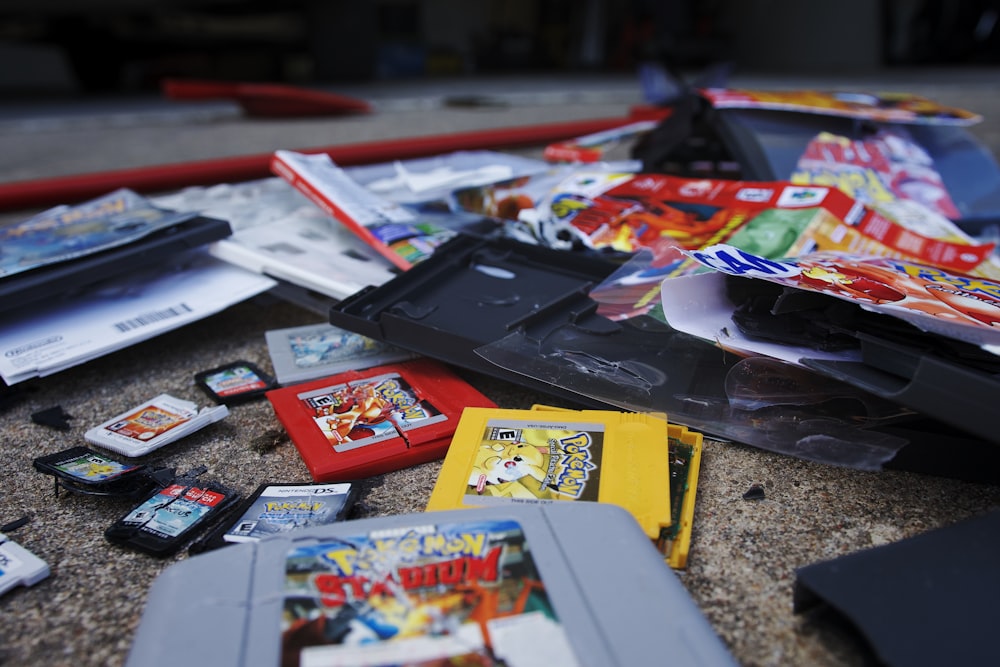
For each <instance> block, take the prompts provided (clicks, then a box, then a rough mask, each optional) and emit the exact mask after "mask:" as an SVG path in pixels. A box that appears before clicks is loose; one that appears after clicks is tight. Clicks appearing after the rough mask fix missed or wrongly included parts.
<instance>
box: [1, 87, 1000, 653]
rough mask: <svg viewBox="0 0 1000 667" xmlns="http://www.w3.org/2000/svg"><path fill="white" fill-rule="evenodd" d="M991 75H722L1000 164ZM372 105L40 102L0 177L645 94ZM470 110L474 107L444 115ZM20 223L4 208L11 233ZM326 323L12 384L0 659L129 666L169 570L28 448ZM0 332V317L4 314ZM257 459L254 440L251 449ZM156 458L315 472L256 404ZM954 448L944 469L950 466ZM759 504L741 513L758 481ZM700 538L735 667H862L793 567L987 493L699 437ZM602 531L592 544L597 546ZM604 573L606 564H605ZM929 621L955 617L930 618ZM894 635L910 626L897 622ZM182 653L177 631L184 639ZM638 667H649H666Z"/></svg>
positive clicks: (691, 584) (233, 323) (581, 91)
mask: <svg viewBox="0 0 1000 667" xmlns="http://www.w3.org/2000/svg"><path fill="white" fill-rule="evenodd" d="M998 74H1000V72H998V71H997V70H995V69H984V70H957V71H956V70H939V71H921V72H917V71H891V70H890V71H887V72H881V73H873V74H869V75H866V76H862V77H859V76H854V77H846V76H845V77H839V78H834V77H825V78H817V79H815V80H810V79H807V78H805V77H801V76H799V77H797V78H796V79H794V80H793V79H788V78H781V77H765V76H759V77H758V76H746V77H739V76H737V77H735V78H734V80H733V82H732V83H733V85H734V86H741V87H760V88H764V87H810V88H828V87H839V88H850V89H862V90H870V91H878V90H904V91H909V92H916V93H922V94H926V95H929V96H931V97H933V98H935V99H937V100H938V101H940V102H943V103H946V104H952V105H956V106H961V107H964V108H967V109H970V110H973V111H977V112H979V113H982V114H983V115H984V117H985V121H984V122H983V123H982V124H980V125H978V126H976V127H975V128H974V129H973V131H974V133H975V134H976V135H977V136H979V137H980V138H981V139H982V140H983V141H984V142H985V143H986V144H987V145H988V146H990V148H991V149H992V150H993V151H994V153H995V154H1000V98H998V97H997V95H996V92H995V91H996V82H997V81H998ZM337 92H342V93H346V94H355V95H359V96H362V97H365V98H367V99H370V100H372V101H373V102H374V103H375V105H376V107H377V109H378V111H377V113H375V114H372V115H369V116H356V117H344V118H313V119H294V120H290V119H281V120H276V119H254V118H247V117H244V116H242V115H241V114H240V113H239V112H238V110H237V109H236V108H234V107H233V106H232V105H230V104H226V103H217V102H211V103H199V104H190V105H184V106H183V107H181V106H180V105H176V104H172V103H165V102H164V101H162V100H157V99H142V100H138V99H117V100H100V101H95V100H88V101H79V102H73V103H70V102H62V103H58V104H57V103H54V102H53V101H43V102H33V103H30V104H29V103H18V104H10V105H7V106H5V107H4V108H3V109H0V156H2V159H0V183H10V182H14V181H20V180H26V179H38V178H50V177H56V176H64V175H71V174H81V173H88V172H95V171H104V170H114V169H124V168H130V167H139V166H146V165H160V164H170V163H178V162H185V161H191V160H202V159H209V158H219V157H228V156H240V155H249V154H257V153H267V152H270V151H273V150H276V149H283V148H292V149H294V148H307V147H314V146H332V145H340V144H350V143H354V142H360V141H369V140H377V139H385V138H393V137H404V136H420V135H433V134H440V133H446V132H455V131H462V130H472V129H477V128H492V127H501V126H517V125H525V124H535V123H543V122H555V121H565V120H573V119H587V118H605V117H612V116H624V115H625V114H626V113H627V111H628V109H629V107H630V106H631V105H633V104H636V103H638V102H640V101H641V96H640V93H639V90H638V86H637V85H636V82H635V81H634V80H633V79H632V77H630V76H622V77H586V78H583V77H580V78H577V77H573V78H569V79H544V80H525V79H502V80H492V81H487V82H482V81H477V82H434V83H429V82H419V83H414V82H407V83H400V84H398V85H386V84H380V85H378V86H359V87H352V88H349V89H348V88H343V89H338V90H337ZM449 96H462V97H465V98H468V97H469V96H475V97H476V98H477V99H478V101H479V102H480V104H478V105H475V106H469V105H454V104H447V103H446V101H447V100H446V98H447V97H449ZM28 213H30V211H24V212H13V211H6V212H3V213H2V218H0V219H5V220H10V219H16V218H19V217H24V215H27V214H28ZM318 321H321V317H320V316H318V315H316V314H315V313H313V312H311V311H308V310H304V309H301V308H299V307H296V306H294V305H291V304H289V303H286V302H283V301H281V300H278V299H274V298H270V297H262V298H259V299H255V300H252V301H249V302H246V303H243V304H240V305H238V306H235V307H233V308H231V309H229V310H227V311H225V312H223V313H220V314H218V315H216V316H213V317H210V318H208V319H205V320H203V321H200V322H198V323H195V324H192V325H189V326H187V327H185V328H183V329H180V330H178V331H175V332H173V333H169V334H166V335H163V336H160V337H158V338H156V339H153V340H150V341H147V342H145V343H142V344H139V345H136V346H134V347H132V348H129V349H127V350H123V351H120V352H117V353H114V354H111V355H108V356H106V357H104V358H101V359H98V360H95V361H93V362H90V363H88V364H85V365H83V366H80V367H77V368H73V369H71V370H68V371H65V372H63V373H60V374H57V375H54V376H51V377H48V378H43V379H38V380H32V381H29V382H27V383H25V384H24V385H22V388H23V392H22V394H21V399H20V400H19V401H16V402H14V403H13V404H11V405H9V406H7V407H4V408H0V437H2V442H3V443H4V444H5V447H6V451H7V456H6V457H5V461H6V466H5V469H4V471H3V472H2V473H0V475H2V479H3V484H2V485H0V501H2V502H0V506H2V507H3V511H2V512H0V523H6V522H8V521H12V520H15V519H17V518H19V517H22V516H29V517H30V518H31V520H30V522H29V523H28V524H27V525H25V526H24V527H22V528H20V529H18V530H17V531H16V532H12V533H11V535H10V537H11V538H12V539H15V540H16V541H18V542H19V543H21V544H22V545H23V546H25V547H27V548H29V549H31V550H32V551H33V552H35V553H36V554H37V555H39V556H40V557H42V558H43V559H45V560H46V561H47V562H48V563H49V565H50V567H51V569H52V576H51V577H49V578H48V579H46V580H45V581H43V582H41V583H39V584H37V585H36V586H34V587H32V588H30V589H19V590H15V591H12V592H9V593H7V594H6V595H4V596H3V597H2V598H0V617H2V618H3V631H2V633H0V663H5V664H10V665H29V664H39V665H41V664H45V665H53V666H57V665H75V666H84V665H95V666H96V665H101V666H116V665H121V664H122V663H123V661H124V659H125V657H126V655H127V652H128V649H129V646H130V645H131V640H132V635H133V632H134V630H135V628H136V625H137V623H138V622H139V619H140V616H141V614H142V610H143V604H144V602H145V598H146V593H147V590H148V587H149V585H150V584H151V583H152V581H153V580H154V579H155V577H156V576H157V574H158V573H159V572H161V571H162V570H163V568H164V567H167V566H168V565H169V564H170V563H172V562H174V561H176V560H178V559H181V558H185V557H186V556H184V555H178V556H175V557H173V558H169V559H166V560H157V559H154V558H151V557H149V556H146V555H143V554H139V553H133V552H129V551H125V550H123V549H120V548H118V547H116V546H113V545H111V544H109V543H108V542H107V541H105V539H104V537H103V531H104V529H105V528H106V527H107V526H108V525H109V524H110V523H111V522H112V521H114V520H115V519H116V518H118V517H119V516H120V515H121V514H123V513H124V512H125V511H126V510H127V509H128V508H129V506H130V505H129V503H128V502H127V501H120V500H114V499H105V498H92V497H81V496H75V495H70V494H66V493H63V494H60V495H59V496H58V497H57V496H55V495H54V494H53V491H52V484H51V480H50V479H49V478H48V477H46V476H43V475H41V474H39V473H37V472H36V471H35V470H34V469H33V468H32V464H31V462H32V459H34V458H35V457H37V456H40V455H42V454H47V453H51V452H55V451H59V450H61V449H64V448H66V447H69V446H71V445H76V444H83V433H84V431H86V430H87V429H88V428H90V427H91V426H94V425H96V424H98V423H100V422H102V421H104V420H105V419H107V418H108V417H110V416H112V415H114V414H117V413H118V412H120V411H122V410H125V409H127V408H129V407H132V406H133V405H135V404H137V403H140V402H142V401H144V400H146V399H148V398H150V397H151V396H153V395H155V394H158V393H162V392H166V393H171V394H174V395H176V396H178V397H182V398H186V399H189V400H194V401H197V402H199V403H200V404H206V399H205V397H204V396H203V395H202V394H201V392H200V391H199V390H198V388H197V387H196V386H195V385H194V383H193V376H194V374H195V373H196V372H198V371H200V370H204V369H206V368H212V367H215V366H218V365H220V364H222V363H224V362H226V361H229V360H233V359H246V360H249V361H252V362H255V363H257V364H258V365H260V366H261V367H262V368H265V369H269V368H270V366H271V363H270V358H269V356H268V353H267V348H266V345H265V343H264V332H265V331H267V330H269V329H276V328H282V327H288V326H296V325H301V324H308V323H314V322H318ZM0 326H2V320H0ZM463 375H464V376H465V377H467V379H469V381H470V382H472V383H473V384H474V385H475V386H477V387H478V388H480V389H481V391H483V392H484V393H486V394H487V395H488V396H490V397H491V398H492V399H493V400H494V401H495V402H496V403H498V404H499V405H500V406H501V407H511V408H524V407H529V406H530V405H531V404H533V403H536V402H551V399H550V398H549V397H547V396H540V395H536V394H534V393H532V392H529V391H525V390H523V389H522V388H520V387H518V386H517V385H514V384H510V383H506V382H503V381H500V380H496V379H492V378H486V377H482V376H477V375H474V374H469V373H464V374H463ZM55 404H59V405H62V406H63V408H64V409H65V410H66V411H67V412H68V413H69V414H71V415H73V417H74V419H73V420H72V421H71V429H70V430H69V431H67V432H61V431H55V430H52V429H47V428H45V427H42V426H38V425H35V424H33V423H32V422H31V420H30V418H29V417H30V414H31V413H32V412H34V411H36V410H39V409H42V408H45V407H49V406H52V405H55ZM261 445H265V446H264V447H263V448H262V447H261ZM161 452H162V453H157V454H154V455H151V457H150V462H151V463H155V464H160V465H171V466H176V467H178V468H180V469H182V470H186V469H188V468H191V467H194V466H198V465H205V466H207V467H208V472H207V473H206V475H207V476H210V477H211V478H213V479H217V480H219V481H222V482H224V483H225V484H228V485H230V486H233V487H236V488H237V489H239V490H241V491H242V492H244V493H249V492H250V491H252V490H253V489H254V488H255V487H256V486H257V485H258V484H259V483H261V482H263V481H306V480H308V472H307V470H306V468H305V466H304V464H303V463H302V461H301V460H300V458H299V456H298V453H297V451H296V449H295V448H294V446H293V445H292V443H291V442H290V441H289V440H288V438H287V437H286V436H285V435H284V433H283V431H282V429H281V426H280V424H279V423H278V422H277V420H276V418H275V417H274V414H273V412H272V410H271V408H270V405H269V404H268V403H267V402H266V401H264V402H255V403H250V404H247V405H242V406H237V407H236V408H234V409H233V411H232V414H231V416H230V417H229V418H227V419H226V420H224V421H223V422H221V423H220V424H218V425H216V426H214V427H212V428H209V429H206V430H205V431H202V432H199V433H197V434H195V435H193V436H191V437H189V438H187V439H186V440H185V441H183V442H181V443H178V444H175V445H171V446H169V447H167V448H166V449H164V450H161ZM945 455H946V454H945ZM438 468H439V463H430V464H425V465H422V466H418V467H415V468H410V469H406V470H401V471H398V472H395V473H391V474H387V475H384V476H382V477H380V478H377V479H373V480H371V481H370V487H369V488H368V489H367V490H366V493H365V494H364V496H363V498H362V499H361V507H360V509H361V514H362V515H365V516H379V515H387V514H399V513H404V512H416V511H421V510H422V509H423V506H424V504H425V502H426V500H427V498H428V495H429V493H430V490H431V488H432V487H433V484H434V481H435V477H436V473H437V470H438ZM755 484H756V485H760V486H762V487H763V489H764V490H765V494H766V495H765V498H764V499H762V500H755V501H748V500H745V499H744V498H743V494H744V492H746V491H747V490H748V489H749V488H750V487H751V486H752V485H755ZM698 488H699V493H698V499H697V508H696V513H695V524H694V525H695V528H694V537H693V543H692V550H691V555H690V564H689V566H688V568H687V569H686V571H684V572H683V573H680V574H679V575H678V576H679V577H680V580H681V581H682V582H683V584H684V585H685V586H686V588H687V589H688V590H689V591H690V593H691V595H692V597H693V598H694V600H695V601H696V602H697V604H698V605H699V606H700V608H701V609H702V610H703V612H704V613H705V615H706V616H707V618H708V620H709V621H710V622H711V624H712V626H713V627H714V628H715V629H716V631H717V632H718V634H719V635H720V637H721V638H722V640H723V641H724V642H725V644H726V645H727V646H728V647H729V649H730V650H731V652H732V654H733V655H734V657H735V658H736V660H737V661H738V662H739V663H741V664H744V665H804V664H809V665H820V666H824V665H830V666H832V665H856V664H863V663H864V662H865V660H866V658H865V653H864V651H863V648H862V646H861V645H860V644H859V642H858V640H857V639H856V638H854V637H853V636H851V635H850V634H849V633H847V632H845V631H844V630H843V629H842V628H840V627H838V626H836V625H832V624H828V623H825V622H823V621H822V620H821V619H819V618H815V617H813V616H811V615H806V616H803V615H797V614H794V613H793V611H792V589H793V584H794V582H795V571H796V569H797V568H799V567H802V566H805V565H808V564H811V563H815V562H819V561H823V560H827V559H830V558H834V557H837V556H840V555H843V554H847V553H852V552H855V551H858V550H861V549H865V548H869V547H872V546H878V545H881V544H887V543H890V542H894V541H897V540H900V539H903V538H905V537H908V536H912V535H917V534H920V533H924V532H926V531H929V530H932V529H934V528H936V527H940V526H944V525H948V524H951V523H953V522H955V521H958V520H960V519H962V518H965V517H970V516H976V515H980V514H982V513H984V512H986V511H988V510H989V509H991V508H993V507H995V506H996V505H997V503H998V501H1000V487H996V486H992V485H986V484H974V483H968V482H962V481H957V480H954V479H948V478H944V477H936V476H928V475H921V474H916V473H908V472H888V471H887V472H862V471H857V470H851V469H844V468H837V467H832V466H828V465H822V464H817V463H810V462H806V461H802V460H798V459H793V458H788V457H784V456H780V455H777V454H772V453H768V452H764V451H761V450H757V449H754V448H751V447H747V446H743V445H739V444H732V443H722V442H716V441H706V446H705V451H704V456H703V461H702V468H701V478H700V482H699V487H698ZM595 537H599V536H595ZM608 566H609V567H614V564H613V563H609V564H608ZM942 613H948V612H947V611H945V610H942ZM901 632H906V630H905V629H901ZM178 640H179V641H183V638H178ZM669 655H670V647H664V653H663V656H657V657H655V658H654V657H651V660H650V664H660V662H661V657H662V662H663V663H666V662H667V656H669Z"/></svg>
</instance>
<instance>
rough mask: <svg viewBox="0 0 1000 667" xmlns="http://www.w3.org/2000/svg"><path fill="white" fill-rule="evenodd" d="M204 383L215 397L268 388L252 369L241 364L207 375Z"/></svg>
mask: <svg viewBox="0 0 1000 667" xmlns="http://www.w3.org/2000/svg"><path fill="white" fill-rule="evenodd" d="M204 382H205V385H206V386H207V387H208V388H209V389H211V390H212V391H213V392H215V394H216V395H217V396H234V395H237V394H245V393H247V392H250V391H258V390H261V389H266V388H267V386H268V383H267V382H265V381H264V380H263V379H262V378H261V377H260V376H259V375H257V373H256V372H254V370H253V369H252V368H250V367H249V366H246V365H242V364H241V365H237V366H231V367H229V368H226V369H224V370H220V371H219V372H218V373H213V374H211V375H208V376H207V377H206V378H205V379H204Z"/></svg>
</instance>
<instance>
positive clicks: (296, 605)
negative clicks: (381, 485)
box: [281, 520, 580, 667]
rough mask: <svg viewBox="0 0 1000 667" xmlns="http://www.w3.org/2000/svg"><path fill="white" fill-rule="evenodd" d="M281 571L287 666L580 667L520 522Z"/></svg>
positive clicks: (298, 563)
mask: <svg viewBox="0 0 1000 667" xmlns="http://www.w3.org/2000/svg"><path fill="white" fill-rule="evenodd" d="M285 562H286V569H285V598H284V613H283V614H282V619H281V632H282V664H297V665H302V666H303V667H316V666H319V665H324V666H326V667H331V666H333V667H336V666H344V667H346V666H348V665H372V666H377V665H385V666H388V665H400V664H407V665H430V664H433V665H442V666H444V665H454V666H458V665H506V666H507V667H536V666H537V667H542V666H545V667H576V666H577V665H579V664H580V663H579V661H578V660H577V659H576V657H575V656H574V654H573V649H572V647H571V646H570V644H569V641H568V639H567V636H566V632H565V629H564V627H563V625H562V622H561V621H560V619H559V617H558V616H557V611H556V609H555V608H554V606H553V603H552V601H551V600H550V597H549V594H548V591H547V590H546V587H545V584H544V583H543V581H542V579H541V577H540V575H539V572H538V569H537V566H536V564H535V562H534V559H533V556H532V550H531V547H530V544H529V543H528V540H527V539H526V536H525V534H524V530H523V529H522V527H521V525H520V524H519V523H517V522H516V521H511V520H496V521H470V522H463V523H448V524H439V525H431V524H428V525H418V526H410V527H404V528H400V529H388V530H383V531H378V532H376V533H369V534H367V535H362V536H358V537H351V538H346V539H337V540H336V541H331V542H323V543H319V544H314V545H308V546H303V547H299V548H297V549H293V550H291V551H290V552H289V553H288V555H287V558H286V561H285Z"/></svg>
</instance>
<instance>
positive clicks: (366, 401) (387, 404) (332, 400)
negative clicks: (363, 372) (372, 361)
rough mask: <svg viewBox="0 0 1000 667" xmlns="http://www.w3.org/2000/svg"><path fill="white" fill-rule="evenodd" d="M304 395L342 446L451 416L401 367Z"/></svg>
mask: <svg viewBox="0 0 1000 667" xmlns="http://www.w3.org/2000/svg"><path fill="white" fill-rule="evenodd" d="M299 400H301V401H302V403H303V405H304V406H305V407H306V409H307V410H308V411H309V413H310V415H311V416H312V418H313V421H314V422H315V423H316V425H317V426H318V427H319V429H320V430H321V431H322V432H323V434H324V435H325V436H326V438H327V440H328V441H329V443H330V445H331V446H332V447H333V449H334V451H337V452H343V451H348V450H351V449H356V448H357V447H364V446H365V445H371V444H375V443H378V442H381V441H384V440H387V439H390V438H395V437H399V436H400V432H401V431H407V430H411V429H415V428H421V427H423V426H427V425H430V424H434V423H437V422H441V421H444V420H446V419H447V416H446V415H444V414H442V412H441V411H440V410H438V409H437V408H436V407H434V405H433V404H432V403H431V402H430V401H428V400H425V399H423V398H421V397H420V396H419V395H418V394H417V392H416V391H415V390H414V389H413V387H412V386H411V385H410V383H409V382H408V381H407V380H406V379H405V378H403V377H402V376H401V375H400V374H398V373H386V374H384V375H379V376H376V377H373V378H366V379H364V380H357V381H352V382H346V383H344V384H339V385H334V386H331V387H324V388H322V389H316V390H313V391H309V392H305V393H302V394H299Z"/></svg>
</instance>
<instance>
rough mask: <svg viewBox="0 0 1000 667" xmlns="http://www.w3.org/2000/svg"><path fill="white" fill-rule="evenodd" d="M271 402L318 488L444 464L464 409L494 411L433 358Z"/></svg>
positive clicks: (329, 381)
mask: <svg viewBox="0 0 1000 667" xmlns="http://www.w3.org/2000/svg"><path fill="white" fill-rule="evenodd" d="M267 398H268V400H270V401H271V405H272V406H273V407H274V412H275V414H276V415H277V417H278V419H279V420H280V421H281V423H282V424H283V425H284V427H285V430H286V431H288V435H289V437H291V439H292V441H293V442H294V443H295V447H296V448H297V449H298V450H299V454H300V455H301V456H302V460H303V461H305V464H306V467H308V468H309V472H310V473H311V475H312V478H313V480H314V481H316V482H339V481H349V480H353V479H362V478H364V477H369V476H372V475H378V474H381V473H384V472H389V471H391V470H399V469H400V468H406V467H409V466H413V465H417V464H418V463H426V462H428V461H434V460H436V459H440V458H441V457H442V456H444V453H445V451H446V450H447V449H448V444H449V442H450V441H451V436H452V434H453V433H454V432H455V427H456V425H457V424H458V418H459V416H461V414H462V410H463V409H464V408H466V407H467V406H477V407H491V406H494V405H495V404H494V403H493V401H491V400H490V399H488V398H486V397H485V396H483V395H482V394H481V393H479V392H478V391H476V389H474V388H473V387H472V385H470V384H468V383H467V382H465V380H463V379H462V378H460V377H458V376H457V375H455V374H454V373H453V372H451V371H450V370H449V369H448V368H447V367H446V366H445V365H443V364H441V363H439V362H437V361H433V360H430V359H414V360H412V361H406V362H401V363H399V364H394V365H386V366H376V367H374V368H368V369H365V370H363V371H348V372H345V373H340V374H338V375H334V376H332V377H328V378H323V379H321V380H314V381H312V382H307V383H304V384H299V385H293V386H291V387H284V388H282V389H275V390H273V391H270V392H268V393H267Z"/></svg>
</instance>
